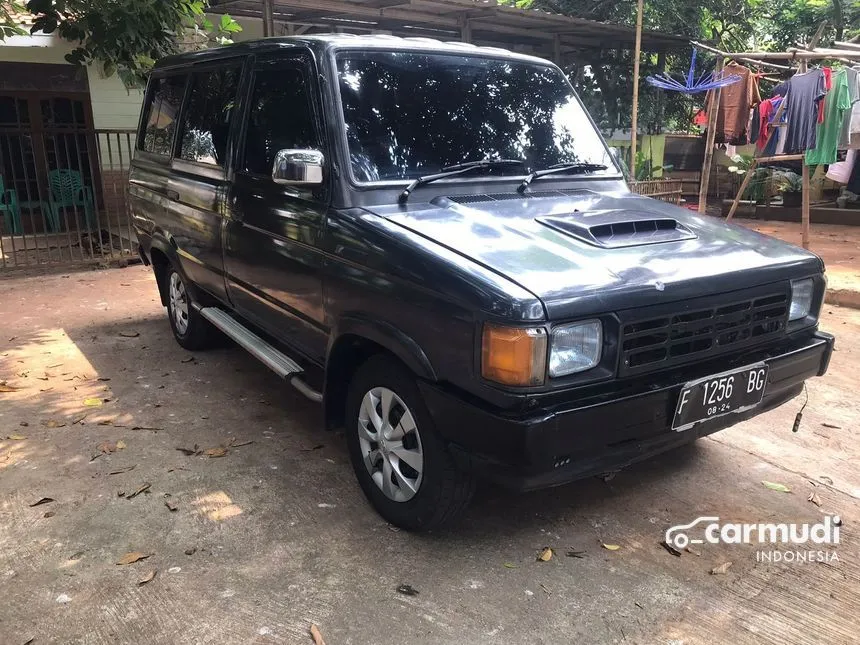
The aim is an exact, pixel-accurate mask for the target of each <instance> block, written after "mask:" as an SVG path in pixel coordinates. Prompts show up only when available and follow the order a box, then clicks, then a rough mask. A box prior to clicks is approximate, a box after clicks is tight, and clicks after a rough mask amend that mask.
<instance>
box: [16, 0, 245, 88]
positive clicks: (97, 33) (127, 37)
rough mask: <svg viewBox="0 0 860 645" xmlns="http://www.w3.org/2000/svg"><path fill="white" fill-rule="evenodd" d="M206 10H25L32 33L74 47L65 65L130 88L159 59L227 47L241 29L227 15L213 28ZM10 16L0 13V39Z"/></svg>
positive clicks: (125, 0)
mask: <svg viewBox="0 0 860 645" xmlns="http://www.w3.org/2000/svg"><path fill="white" fill-rule="evenodd" d="M3 6H4V7H9V6H11V5H10V4H8V3H5V4H4V5H3ZM206 6H207V4H206V1H205V0H29V2H27V4H26V10H27V11H28V12H29V13H30V14H32V15H33V17H34V20H33V26H32V28H31V33H35V32H42V33H45V34H53V33H56V34H57V35H58V36H59V37H60V38H62V39H64V40H66V41H69V42H70V43H72V44H73V49H72V50H71V51H70V52H69V53H68V54H67V55H66V60H67V61H68V62H70V63H72V64H74V65H90V64H97V65H98V66H100V68H101V69H102V71H103V72H104V74H105V75H106V76H111V75H113V74H116V73H118V74H119V75H120V77H121V78H122V79H123V81H124V82H125V83H126V85H129V86H131V85H137V84H140V83H141V82H142V81H143V80H144V79H145V77H146V74H147V72H148V71H149V69H150V68H151V67H152V65H153V64H154V63H155V61H157V60H158V59H160V58H163V57H164V56H169V55H170V54H175V53H178V52H180V51H185V50H188V49H199V48H203V47H207V46H210V45H213V44H223V43H226V42H231V40H230V37H231V35H232V34H234V33H236V32H238V31H241V30H242V27H241V26H240V25H239V24H238V23H237V22H236V21H235V20H233V19H232V18H231V17H230V16H228V15H223V16H221V19H220V21H219V22H217V23H216V24H213V23H212V22H211V21H210V20H209V19H208V18H207V17H206V14H205V10H206ZM21 9H22V7H20V5H19V6H18V7H17V11H20V10H21ZM14 11H15V10H13V11H9V10H4V12H0V39H2V38H3V37H4V36H6V35H9V33H11V32H10V31H9V30H11V29H12V28H14V27H15V26H17V25H15V23H14ZM4 13H5V15H4Z"/></svg>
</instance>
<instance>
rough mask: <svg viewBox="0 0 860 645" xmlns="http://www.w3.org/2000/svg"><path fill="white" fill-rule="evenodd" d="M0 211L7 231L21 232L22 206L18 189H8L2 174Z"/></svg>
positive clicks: (0, 178)
mask: <svg viewBox="0 0 860 645" xmlns="http://www.w3.org/2000/svg"><path fill="white" fill-rule="evenodd" d="M0 213H3V220H4V222H5V228H6V231H7V232H10V233H12V234H13V235H15V234H16V233H21V232H22V231H21V207H20V206H19V205H18V191H16V190H15V189H14V188H10V189H9V190H6V185H5V184H4V183H3V177H2V176H0Z"/></svg>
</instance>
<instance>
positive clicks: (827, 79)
mask: <svg viewBox="0 0 860 645" xmlns="http://www.w3.org/2000/svg"><path fill="white" fill-rule="evenodd" d="M821 71H822V72H824V89H825V90H827V91H828V92H829V91H830V88H831V87H833V70H832V69H831V68H830V67H822V68H821ZM826 104H827V95H826V94H825V95H824V96H822V97H821V100H820V101H819V102H818V122H819V123H824V110H825V107H824V106H825V105H826Z"/></svg>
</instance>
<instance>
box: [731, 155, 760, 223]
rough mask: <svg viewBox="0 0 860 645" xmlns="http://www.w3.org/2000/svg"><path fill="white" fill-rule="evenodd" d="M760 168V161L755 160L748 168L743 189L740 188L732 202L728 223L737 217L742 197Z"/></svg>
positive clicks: (742, 185) (742, 183)
mask: <svg viewBox="0 0 860 645" xmlns="http://www.w3.org/2000/svg"><path fill="white" fill-rule="evenodd" d="M757 166H758V159H753V160H752V161H751V162H750V167H749V168H747V174H746V175H744V180H743V181H742V182H741V187H740V188H738V194H737V195H735V199H734V201H733V202H732V207H731V208H730V209H729V214H728V215H726V221H727V222H730V221H732V218H733V217H734V216H735V211H736V210H737V209H738V205H739V204H740V203H741V195H743V194H744V191H745V190H746V189H747V186H749V183H750V180H751V179H752V176H753V174H754V173H755V169H756V167H757Z"/></svg>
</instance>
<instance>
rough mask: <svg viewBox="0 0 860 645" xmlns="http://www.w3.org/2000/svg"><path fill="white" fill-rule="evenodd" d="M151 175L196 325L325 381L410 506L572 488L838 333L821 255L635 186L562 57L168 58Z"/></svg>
mask: <svg viewBox="0 0 860 645" xmlns="http://www.w3.org/2000/svg"><path fill="white" fill-rule="evenodd" d="M464 163H465V164H470V163H471V164H472V165H471V166H469V167H465V166H462V164H464ZM446 168H447V170H446ZM541 170H549V171H550V172H547V173H546V174H544V175H543V176H539V174H540V173H536V174H531V173H532V172H534V171H541ZM433 174H441V175H442V176H441V177H436V178H433V177H431V178H430V180H429V181H425V180H426V178H427V176H428V175H433ZM421 177H424V178H425V180H422V179H420V178H421ZM407 186H408V190H405V189H407ZM130 194H131V198H132V210H133V217H134V222H135V227H136V230H137V235H138V239H139V240H140V246H141V254H142V256H143V258H144V260H145V261H146V262H147V263H151V264H152V265H153V267H154V269H155V272H156V276H157V278H158V283H159V288H160V291H161V295H162V301H163V303H164V304H166V305H167V306H168V311H169V314H170V320H171V324H172V326H173V330H174V333H175V334H176V337H177V340H179V342H180V343H181V344H183V345H184V346H185V347H189V348H200V347H202V346H203V345H205V344H206V343H207V342H208V341H209V340H211V333H210V332H211V331H212V327H213V325H214V327H217V328H218V329H220V330H221V331H222V332H225V333H226V334H227V335H228V336H231V337H233V338H234V339H236V340H237V341H238V342H239V343H240V344H241V345H242V346H243V347H245V348H246V349H248V350H249V351H251V352H252V353H254V354H255V355H256V356H258V357H259V358H261V360H263V361H264V362H266V364H267V365H269V366H270V367H272V369H274V370H275V371H276V372H278V373H279V374H281V375H282V376H284V377H285V378H286V379H288V380H289V381H290V382H291V383H292V384H293V385H295V386H296V387H297V388H298V389H300V390H301V391H302V392H303V393H305V394H306V395H308V396H310V397H311V398H313V399H315V400H321V401H322V403H323V405H324V406H325V418H326V424H327V426H329V427H345V428H346V434H347V439H348V441H349V443H350V452H351V455H352V458H353V465H354V466H355V469H356V474H357V475H358V478H359V481H360V483H361V485H362V487H363V488H364V490H365V493H366V494H367V495H368V497H369V498H370V500H371V501H372V502H373V504H374V505H375V506H376V508H377V510H379V511H380V512H381V513H382V514H383V515H384V516H385V517H386V518H387V519H388V520H389V521H392V522H395V523H398V524H400V525H402V526H406V527H409V528H428V527H430V526H433V525H436V524H438V523H440V522H442V521H444V520H446V519H448V518H449V517H450V516H452V515H454V514H455V513H456V512H457V511H459V510H460V509H461V508H462V507H463V506H464V505H465V504H466V502H467V501H468V498H469V496H470V494H471V490H472V482H473V480H474V476H475V475H477V474H480V475H483V476H485V477H488V478H490V479H492V480H494V481H498V482H501V483H503V484H506V485H509V486H512V487H514V488H518V489H530V488H537V487H543V486H552V485H557V484H561V483H565V482H568V481H571V480H573V479H577V478H581V477H584V476H587V475H590V474H597V473H603V472H609V471H614V470H617V469H619V468H621V467H623V466H625V465H628V464H630V463H632V462H635V461H637V460H640V459H642V458H645V457H647V456H649V455H652V454H655V453H657V452H660V451H663V450H666V449H668V448H671V447H673V446H676V445H679V444H682V443H686V442H689V441H692V440H694V439H696V438H698V437H700V436H702V435H705V434H709V433H711V432H714V431H716V430H720V429H723V428H725V427H728V426H730V425H732V424H734V423H737V422H738V421H741V420H742V419H745V418H748V417H750V416H752V415H755V414H758V413H760V412H762V411H764V410H767V409H769V408H772V407H774V406H777V405H780V404H782V403H783V402H785V401H787V400H789V399H791V398H792V397H794V396H796V395H797V394H798V393H799V392H800V391H801V389H802V386H803V382H804V380H805V379H806V378H808V377H810V376H815V375H822V374H823V373H824V372H825V370H826V369H827V364H828V361H829V358H830V354H831V351H832V346H833V339H832V337H830V336H828V335H827V334H824V333H821V332H819V331H818V330H817V318H818V313H819V309H820V305H821V301H822V299H823V294H824V289H825V280H824V274H823V272H824V266H823V264H822V262H821V260H820V259H819V258H818V257H817V256H815V255H813V254H811V253H809V252H806V251H804V250H801V249H799V248H797V247H795V246H792V245H789V244H786V243H784V242H781V241H779V240H776V239H773V238H771V237H767V236H764V235H760V234H758V233H755V232H752V231H749V230H747V229H744V228H742V227H737V226H732V225H728V224H726V223H723V222H721V221H718V220H715V219H713V218H708V217H701V216H698V215H696V214H694V213H692V212H690V211H688V210H685V209H682V208H679V207H676V206H674V205H671V204H667V203H663V202H660V201H655V200H652V199H648V198H645V197H640V196H637V195H635V194H632V193H631V192H630V191H629V189H628V188H627V185H626V183H625V181H624V178H623V176H622V175H621V173H620V171H619V170H618V168H617V166H616V165H615V163H614V161H613V158H612V156H611V155H610V153H609V151H608V149H607V148H606V145H605V143H604V142H603V140H602V138H601V137H600V135H599V133H598V132H597V130H596V129H595V127H594V125H593V123H592V122H591V120H590V118H589V117H588V115H587V113H586V112H585V110H584V109H583V108H582V106H581V104H580V103H579V101H578V99H577V98H576V96H575V94H574V93H573V90H572V88H571V87H570V85H569V83H568V82H567V80H566V78H565V77H564V76H563V74H562V73H561V71H560V70H559V69H558V68H556V67H555V66H554V65H552V64H550V63H548V62H546V61H542V60H540V59H536V58H531V57H528V56H522V55H518V54H513V53H511V52H506V51H503V50H497V49H491V48H478V47H474V46H471V45H466V44H460V43H451V44H443V43H440V42H437V41H432V40H429V39H423V38H415V39H400V38H394V37H383V36H377V37H356V36H346V35H331V36H312V37H296V38H274V39H266V40H264V41H257V42H251V43H245V44H242V45H235V46H229V47H224V48H219V49H216V50H212V51H206V52H201V53H195V54H188V55H183V56H179V57H174V58H168V59H165V60H164V61H162V62H161V63H159V65H158V66H157V67H156V70H155V71H154V72H153V74H152V78H151V80H150V83H149V87H148V90H147V101H146V104H145V107H144V112H143V115H142V117H141V127H140V135H139V138H138V144H137V150H136V151H135V157H134V161H133V164H132V169H131V177H130ZM721 378H722V380H720V379H721ZM742 388H745V392H742V391H741V389H742ZM374 392H375V393H376V394H374ZM698 399H702V400H701V401H700V402H699V401H698ZM688 403H689V405H690V406H691V407H687V405H688ZM685 415H686V416H685ZM362 424H363V425H362ZM368 424H370V425H368ZM374 424H376V425H374ZM380 424H381V425H380ZM413 426H414V427H413ZM356 428H357V430H356ZM362 428H365V429H366V430H367V432H365V431H364V430H362ZM415 428H417V429H415ZM419 430H420V432H419ZM388 435H390V436H388ZM381 437H382V438H381ZM383 438H384V440H383ZM407 439H408V440H407ZM404 464H406V465H404ZM410 464H411V465H410ZM413 466H414V467H413Z"/></svg>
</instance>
